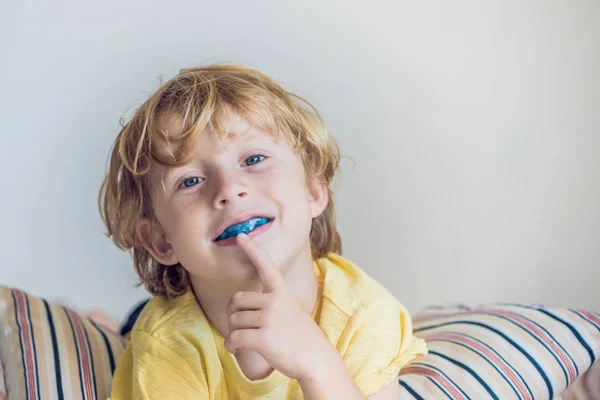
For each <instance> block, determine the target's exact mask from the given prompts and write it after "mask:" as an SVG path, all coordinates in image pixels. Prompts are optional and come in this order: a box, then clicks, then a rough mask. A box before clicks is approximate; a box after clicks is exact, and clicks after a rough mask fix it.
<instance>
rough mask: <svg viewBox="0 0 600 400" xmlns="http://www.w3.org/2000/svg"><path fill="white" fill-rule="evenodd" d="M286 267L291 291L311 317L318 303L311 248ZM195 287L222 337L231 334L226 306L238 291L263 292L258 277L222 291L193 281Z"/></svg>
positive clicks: (198, 297) (284, 270)
mask: <svg viewBox="0 0 600 400" xmlns="http://www.w3.org/2000/svg"><path fill="white" fill-rule="evenodd" d="M286 264H287V265H285V266H283V265H278V266H277V267H278V269H279V270H280V271H281V273H282V275H283V278H284V280H285V283H286V285H287V287H288V289H289V291H290V292H291V293H292V294H293V295H294V296H295V297H296V299H297V300H298V301H299V302H300V304H301V305H302V308H303V309H304V310H305V311H306V312H307V313H308V314H312V312H313V310H314V308H315V306H316V303H317V293H318V285H317V279H316V276H315V272H314V265H313V259H312V254H311V251H310V246H308V248H307V249H304V250H303V251H301V252H300V253H299V254H298V255H297V256H296V257H295V258H294V259H292V260H290V261H288V262H287V263H286ZM191 283H192V287H193V289H194V292H195V294H196V298H197V299H198V302H199V303H200V306H201V307H202V309H203V310H204V313H205V314H206V317H207V318H208V320H209V321H210V322H211V323H212V324H213V325H214V326H215V327H216V328H217V330H218V331H219V332H221V334H222V335H223V336H226V335H227V334H229V326H228V322H227V320H228V315H227V304H228V303H229V300H231V297H232V296H233V295H234V294H235V293H236V292H239V291H251V292H260V291H262V284H261V283H260V280H259V279H258V278H256V279H252V280H249V281H247V282H245V283H244V285H243V286H238V287H232V288H229V289H228V290H223V288H222V287H219V288H216V287H214V286H210V285H207V284H206V282H201V281H198V280H195V279H194V278H193V277H192V278H191Z"/></svg>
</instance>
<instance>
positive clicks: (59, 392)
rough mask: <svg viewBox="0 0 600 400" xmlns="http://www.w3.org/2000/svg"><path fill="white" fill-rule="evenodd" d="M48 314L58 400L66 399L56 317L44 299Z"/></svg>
mask: <svg viewBox="0 0 600 400" xmlns="http://www.w3.org/2000/svg"><path fill="white" fill-rule="evenodd" d="M42 302H43V304H44V308H45V309H46V314H47V315H48V326H49V328H50V338H51V339H52V353H53V354H54V372H55V374H56V396H57V399H58V400H64V398H65V395H64V393H63V386H62V375H61V372H60V371H61V368H60V358H59V352H58V341H57V340H56V328H55V327H54V319H53V318H52V312H51V311H50V306H49V305H48V302H47V301H46V300H42Z"/></svg>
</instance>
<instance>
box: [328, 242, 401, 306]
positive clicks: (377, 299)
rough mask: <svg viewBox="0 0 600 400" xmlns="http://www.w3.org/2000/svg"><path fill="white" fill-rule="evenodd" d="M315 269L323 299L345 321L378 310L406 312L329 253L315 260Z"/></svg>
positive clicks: (369, 280) (353, 267)
mask: <svg viewBox="0 0 600 400" xmlns="http://www.w3.org/2000/svg"><path fill="white" fill-rule="evenodd" d="M317 265H318V267H319V269H320V273H321V274H322V279H323V298H324V299H327V300H328V301H330V302H332V303H334V304H335V306H336V307H337V308H338V309H340V311H342V312H343V313H344V314H346V315H347V316H348V317H356V316H358V315H359V314H364V313H365V312H367V313H368V312H372V311H375V310H377V309H379V308H381V307H383V308H384V309H385V310H391V311H392V312H406V311H405V310H404V307H402V305H401V304H400V303H399V302H398V300H397V299H396V298H395V297H394V296H393V295H391V294H390V292H389V291H388V290H387V289H386V288H385V287H384V286H383V285H382V284H380V283H379V282H377V281H376V280H375V279H373V278H371V277H370V276H369V275H368V274H367V273H365V272H364V271H363V270H362V269H361V268H360V267H359V266H357V265H356V264H354V263H353V262H351V261H350V260H348V259H346V258H344V257H342V256H340V255H337V254H333V253H331V254H329V255H328V256H327V257H325V258H322V259H320V260H318V261H317Z"/></svg>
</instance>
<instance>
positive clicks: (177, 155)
mask: <svg viewBox="0 0 600 400" xmlns="http://www.w3.org/2000/svg"><path fill="white" fill-rule="evenodd" d="M185 129H186V126H185V124H184V121H183V119H182V118H181V117H180V116H178V115H171V116H165V117H164V118H161V120H160V121H159V126H158V131H159V133H160V134H158V135H155V137H154V138H153V139H152V140H153V145H152V152H153V158H154V159H155V161H156V162H155V163H154V164H155V165H154V166H153V168H152V169H153V172H154V173H153V175H154V177H158V178H161V179H162V178H164V177H165V176H166V175H167V174H168V173H169V172H170V171H171V170H172V169H174V168H177V167H179V166H181V165H185V164H186V163H187V162H189V161H190V160H191V159H192V158H194V157H195V156H197V155H198V153H199V152H202V151H201V150H203V148H205V147H210V150H211V151H214V149H215V148H221V149H222V151H225V150H226V149H227V147H228V146H230V145H232V144H237V143H242V144H243V143H249V142H254V141H258V140H265V139H266V140H269V141H270V142H274V143H276V144H277V143H279V142H280V139H281V134H280V133H279V132H269V131H267V130H265V129H262V128H261V127H258V126H256V125H254V124H252V123H251V122H249V121H248V119H246V118H244V117H242V116H240V115H239V114H236V113H228V114H226V115H224V116H223V117H221V118H219V120H218V121H215V123H211V124H207V125H206V127H205V128H204V129H203V130H202V131H189V132H185ZM283 142H285V143H286V144H287V141H286V140H285V139H283ZM207 145H210V146H207ZM202 153H203V152H202ZM208 154H212V153H211V152H208Z"/></svg>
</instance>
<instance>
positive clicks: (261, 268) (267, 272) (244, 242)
mask: <svg viewBox="0 0 600 400" xmlns="http://www.w3.org/2000/svg"><path fill="white" fill-rule="evenodd" d="M236 243H237V244H238V246H240V248H241V249H242V250H243V251H244V252H245V253H246V254H247V255H248V257H249V258H250V260H251V261H252V263H253V264H254V266H255V267H256V270H257V271H258V276H259V277H260V281H261V282H262V284H263V292H264V293H272V292H276V291H277V290H279V289H280V288H283V287H285V281H284V280H283V276H282V275H281V272H279V270H278V269H277V267H276V266H275V263H273V260H272V259H271V257H270V256H269V255H268V254H267V253H266V252H265V251H264V250H263V249H261V248H260V246H258V245H257V244H256V242H255V241H254V240H252V239H251V238H250V237H249V236H248V235H246V234H245V233H240V234H239V235H238V236H237V237H236Z"/></svg>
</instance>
